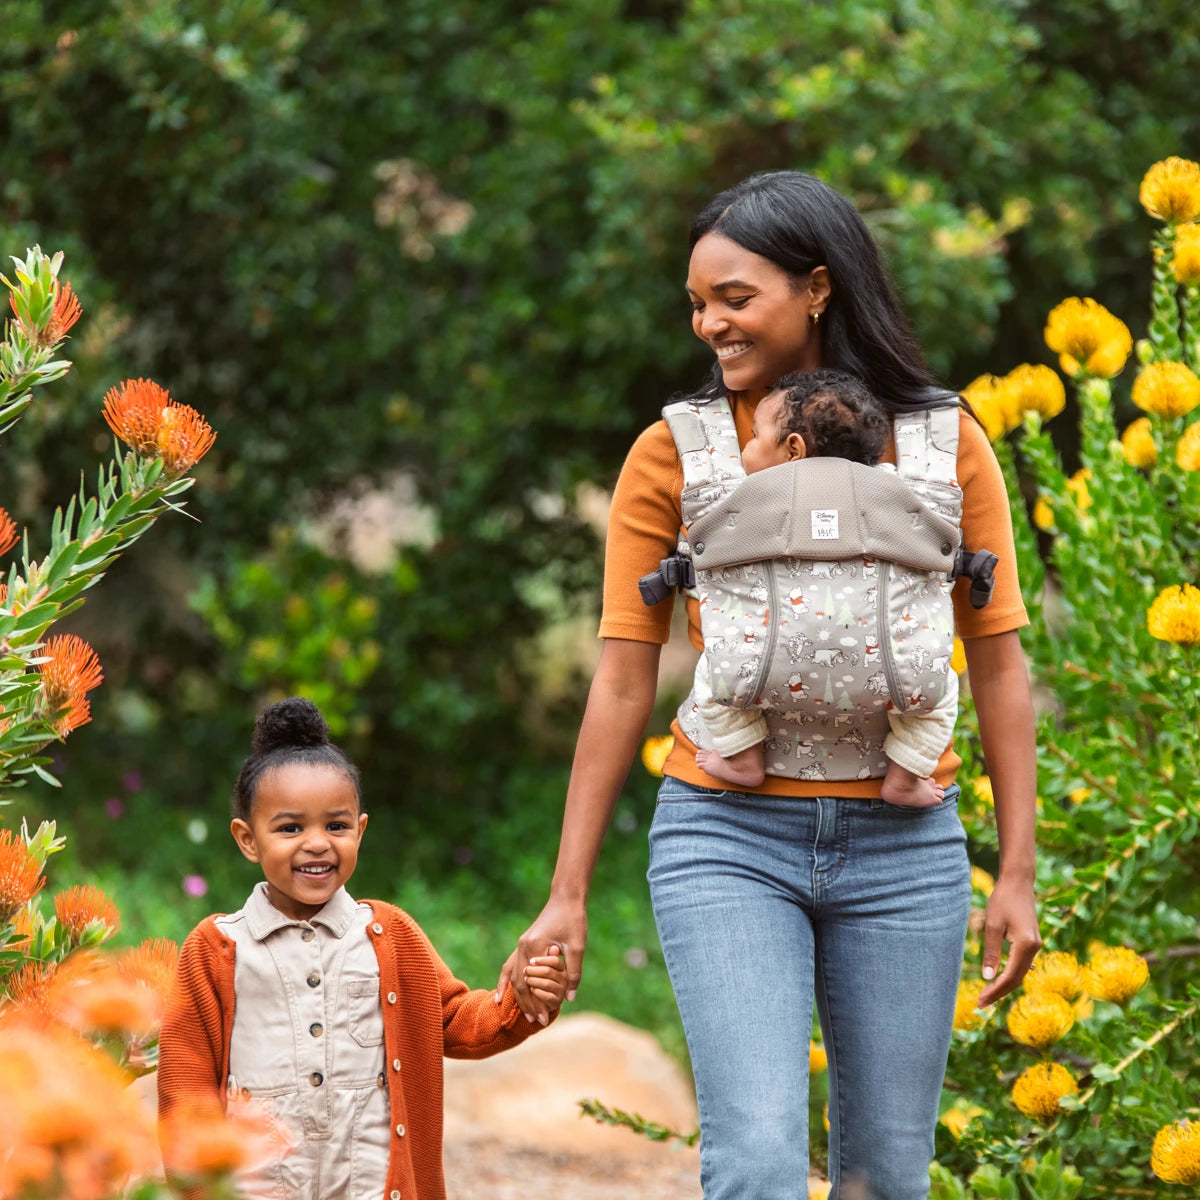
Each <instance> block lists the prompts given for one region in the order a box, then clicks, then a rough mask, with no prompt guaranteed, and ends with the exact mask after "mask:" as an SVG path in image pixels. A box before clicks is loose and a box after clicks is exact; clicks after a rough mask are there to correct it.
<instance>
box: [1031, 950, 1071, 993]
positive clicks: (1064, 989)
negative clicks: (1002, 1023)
mask: <svg viewBox="0 0 1200 1200" xmlns="http://www.w3.org/2000/svg"><path fill="white" fill-rule="evenodd" d="M1024 987H1025V991H1026V992H1029V993H1032V992H1053V993H1054V994H1055V995H1056V996H1061V997H1062V998H1063V999H1064V1000H1074V999H1075V997H1076V996H1078V995H1079V993H1080V992H1081V991H1082V990H1083V978H1082V968H1081V967H1080V965H1079V959H1077V958H1076V957H1075V955H1073V954H1070V953H1068V952H1067V951H1065V950H1053V951H1050V952H1048V953H1046V954H1039V955H1038V956H1037V958H1036V959H1034V962H1033V966H1032V967H1030V968H1029V973H1028V974H1027V975H1026V976H1025V984H1024Z"/></svg>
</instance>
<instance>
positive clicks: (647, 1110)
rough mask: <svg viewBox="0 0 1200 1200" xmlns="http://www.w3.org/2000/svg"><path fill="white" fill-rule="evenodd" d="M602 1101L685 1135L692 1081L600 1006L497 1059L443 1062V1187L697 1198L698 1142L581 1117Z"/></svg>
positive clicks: (460, 1192)
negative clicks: (662, 1138) (658, 1138)
mask: <svg viewBox="0 0 1200 1200" xmlns="http://www.w3.org/2000/svg"><path fill="white" fill-rule="evenodd" d="M592 1097H594V1098H596V1099H599V1100H601V1101H602V1102H603V1103H604V1104H605V1105H607V1106H608V1107H609V1108H620V1109H624V1110H625V1111H626V1112H631V1113H638V1114H639V1115H641V1116H643V1117H645V1118H646V1119H647V1120H651V1121H656V1122H658V1123H659V1124H662V1125H666V1126H669V1127H670V1128H672V1129H677V1130H679V1131H681V1132H684V1133H690V1132H691V1131H692V1130H693V1129H695V1128H696V1102H695V1098H694V1095H693V1092H692V1085H691V1081H690V1080H689V1079H688V1077H687V1075H686V1074H685V1073H684V1072H683V1070H682V1069H681V1068H680V1067H679V1065H678V1064H677V1063H675V1062H674V1061H673V1060H672V1059H671V1058H669V1057H668V1056H667V1055H666V1054H665V1053H664V1052H663V1050H662V1048H661V1047H660V1046H659V1045H658V1042H657V1041H656V1040H655V1039H654V1037H653V1036H652V1035H651V1034H648V1033H644V1032H642V1031H640V1030H637V1029H632V1028H630V1027H629V1026H628V1025H623V1024H622V1023H621V1022H619V1021H615V1020H613V1019H612V1018H611V1017H605V1016H602V1015H600V1014H599V1013H579V1014H575V1015H572V1016H566V1017H560V1018H559V1019H558V1020H557V1021H556V1022H555V1023H554V1024H553V1025H551V1026H550V1028H549V1029H546V1030H544V1031H543V1032H541V1033H538V1034H537V1035H536V1036H534V1037H532V1038H530V1039H529V1040H528V1041H527V1042H525V1043H524V1044H522V1045H521V1046H518V1047H517V1048H516V1049H515V1050H510V1051H507V1052H505V1053H504V1054H500V1055H497V1056H496V1057H494V1058H488V1059H482V1060H480V1061H478V1062H472V1061H453V1060H451V1061H447V1063H446V1185H447V1192H448V1194H449V1195H450V1196H451V1197H453V1198H454V1200H475V1198H476V1197H479V1198H480V1200H482V1198H483V1197H484V1196H486V1197H487V1198H488V1200H504V1198H505V1197H516V1196H527V1195H529V1194H531V1193H533V1192H536V1194H537V1195H538V1197H539V1200H556V1198H558V1197H561V1198H562V1200H592V1198H593V1197H595V1198H596V1200H599V1198H600V1197H604V1198H605V1200H612V1198H613V1197H619V1196H623V1195H627V1196H637V1197H641V1198H643V1200H699V1197H700V1183H699V1175H700V1165H699V1164H700V1156H699V1152H698V1151H697V1150H696V1149H694V1148H689V1147H680V1146H678V1145H669V1144H666V1143H661V1142H651V1141H649V1140H647V1139H646V1138H643V1137H639V1136H638V1135H637V1134H635V1133H633V1132H631V1131H630V1130H628V1129H618V1128H612V1127H610V1126H606V1125H600V1124H598V1123H597V1122H595V1121H593V1120H592V1119H591V1118H590V1117H581V1116H580V1115H579V1108H578V1102H579V1101H580V1100H583V1099H586V1098H592Z"/></svg>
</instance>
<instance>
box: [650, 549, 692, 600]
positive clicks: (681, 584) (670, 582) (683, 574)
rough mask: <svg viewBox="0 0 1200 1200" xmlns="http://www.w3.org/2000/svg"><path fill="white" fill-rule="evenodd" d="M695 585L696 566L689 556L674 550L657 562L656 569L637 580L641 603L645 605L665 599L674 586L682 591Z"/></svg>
mask: <svg viewBox="0 0 1200 1200" xmlns="http://www.w3.org/2000/svg"><path fill="white" fill-rule="evenodd" d="M695 586H696V568H695V566H694V565H693V564H692V560H691V557H690V556H689V555H687V554H680V553H678V552H676V553H675V554H672V555H671V556H670V557H669V558H664V559H663V560H662V561H661V562H660V563H659V564H658V570H657V571H652V572H651V573H650V574H649V575H643V576H642V577H641V579H639V580H638V591H639V592H641V594H642V603H643V604H645V605H646V606H647V607H653V606H654V605H655V604H659V603H661V602H662V601H663V600H665V599H666V598H667V597H668V596H669V595H670V594H671V592H672V591H674V589H675V588H678V589H679V590H680V591H683V590H684V589H685V588H692V587H695Z"/></svg>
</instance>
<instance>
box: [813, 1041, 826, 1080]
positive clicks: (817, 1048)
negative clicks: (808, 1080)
mask: <svg viewBox="0 0 1200 1200" xmlns="http://www.w3.org/2000/svg"><path fill="white" fill-rule="evenodd" d="M827 1066H829V1055H828V1054H826V1053H825V1047H824V1046H822V1045H821V1043H820V1042H814V1041H812V1040H811V1039H810V1040H809V1043H808V1073H809V1074H810V1075H819V1074H820V1073H821V1072H822V1071H824V1070H825V1068H826V1067H827Z"/></svg>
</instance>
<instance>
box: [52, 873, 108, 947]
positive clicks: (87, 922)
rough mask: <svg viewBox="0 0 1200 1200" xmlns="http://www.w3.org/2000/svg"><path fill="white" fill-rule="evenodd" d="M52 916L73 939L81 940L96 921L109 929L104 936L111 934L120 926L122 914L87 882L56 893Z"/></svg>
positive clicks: (94, 925)
mask: <svg viewBox="0 0 1200 1200" xmlns="http://www.w3.org/2000/svg"><path fill="white" fill-rule="evenodd" d="M54 915H55V916H56V917H58V923H59V925H61V926H62V927H63V929H64V930H65V931H66V932H67V934H68V935H69V936H70V937H71V939H72V940H73V941H76V942H78V941H82V940H83V937H84V935H85V934H87V933H88V932H89V931H91V930H94V928H95V927H96V926H97V925H98V924H99V925H103V926H104V928H105V929H106V930H107V931H108V932H107V933H106V934H105V935H104V936H105V937H111V936H112V935H113V934H114V933H116V932H117V930H118V929H120V928H121V913H120V911H119V910H118V909H117V906H116V905H115V904H114V903H113V902H112V901H111V900H110V899H109V898H108V897H107V896H106V895H105V894H104V893H103V892H102V891H101V890H100V889H99V888H97V887H91V886H90V885H88V884H83V885H81V886H79V887H73V888H68V889H67V890H66V891H65V892H59V893H58V895H57V896H55V897H54ZM101 940H103V939H101Z"/></svg>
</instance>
